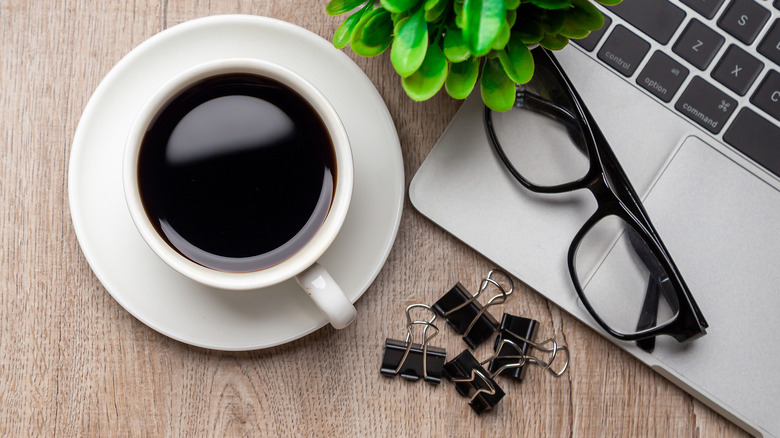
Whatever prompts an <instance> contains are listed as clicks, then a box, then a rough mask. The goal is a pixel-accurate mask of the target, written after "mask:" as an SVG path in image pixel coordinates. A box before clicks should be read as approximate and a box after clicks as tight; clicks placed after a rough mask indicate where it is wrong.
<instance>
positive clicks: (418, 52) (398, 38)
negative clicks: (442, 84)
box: [390, 8, 428, 78]
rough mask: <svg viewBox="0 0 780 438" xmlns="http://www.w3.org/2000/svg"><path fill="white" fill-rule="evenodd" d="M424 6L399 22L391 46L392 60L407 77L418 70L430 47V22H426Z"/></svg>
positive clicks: (397, 70)
mask: <svg viewBox="0 0 780 438" xmlns="http://www.w3.org/2000/svg"><path fill="white" fill-rule="evenodd" d="M424 13H425V12H424V11H423V9H422V8H420V10H418V11H417V12H416V13H415V14H414V15H412V16H411V17H409V18H406V19H403V20H401V21H399V22H398V24H399V25H400V27H399V29H398V32H397V33H396V35H395V40H394V41H393V47H392V48H390V62H391V63H392V64H393V68H395V71H396V72H398V74H399V75H401V77H404V78H405V77H407V76H409V75H411V74H412V73H414V72H415V71H417V69H419V68H420V65H422V63H423V59H425V53H426V52H427V49H428V24H427V23H426V22H425V16H424Z"/></svg>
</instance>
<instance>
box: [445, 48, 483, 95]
mask: <svg viewBox="0 0 780 438" xmlns="http://www.w3.org/2000/svg"><path fill="white" fill-rule="evenodd" d="M478 77H479V58H477V57H476V56H472V57H469V58H468V59H466V60H465V61H463V62H457V63H453V64H450V72H449V73H448V74H447V80H446V81H445V82H444V88H445V89H446V90H447V94H449V95H450V96H452V97H453V98H455V99H465V98H467V97H468V96H469V94H471V90H473V89H474V86H475V85H476V84H477V78H478Z"/></svg>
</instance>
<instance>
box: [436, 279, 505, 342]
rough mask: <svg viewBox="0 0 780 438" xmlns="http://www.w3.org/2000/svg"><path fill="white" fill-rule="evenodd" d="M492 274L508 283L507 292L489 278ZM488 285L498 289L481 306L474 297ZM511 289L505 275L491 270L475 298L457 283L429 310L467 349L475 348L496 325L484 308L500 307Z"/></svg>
mask: <svg viewBox="0 0 780 438" xmlns="http://www.w3.org/2000/svg"><path fill="white" fill-rule="evenodd" d="M495 274H500V275H501V276H503V277H505V278H506V279H507V280H508V283H509V290H506V289H504V287H503V286H502V285H501V284H499V282H498V281H496V280H495V279H494V278H493V277H494V275H495ZM491 285H493V286H495V287H496V288H498V290H499V292H500V293H499V294H497V295H495V296H493V297H492V298H490V300H488V302H487V304H485V306H484V307H483V306H482V305H481V304H480V303H479V302H478V301H477V298H478V297H479V296H480V295H481V294H482V293H483V292H484V291H485V290H486V289H487V288H488V287H489V286H491ZM514 289H515V286H514V282H512V278H511V277H509V275H508V274H506V273H505V272H503V271H500V270H497V269H493V270H491V271H490V272H489V273H488V275H487V277H486V278H485V279H484V280H482V284H481V285H480V287H479V291H478V292H477V293H476V294H475V295H473V296H472V295H471V294H470V293H469V292H468V291H467V290H466V288H465V287H463V285H462V284H460V283H457V284H456V285H455V286H454V287H453V288H452V289H450V291H449V292H447V293H446V294H444V296H443V297H441V298H440V299H439V301H436V303H435V304H434V305H433V310H435V311H436V313H438V314H439V315H441V316H442V317H444V318H446V319H447V324H449V326H450V327H452V329H453V330H455V333H457V334H459V335H461V336H462V338H463V341H465V342H466V344H467V345H468V346H469V347H471V348H476V347H477V345H479V344H481V343H482V342H484V341H485V340H486V339H488V338H489V337H490V336H491V335H492V334H493V333H494V332H495V331H496V330H497V329H498V322H497V321H496V319H495V318H493V315H491V314H490V313H488V312H487V309H488V308H489V307H490V306H495V305H498V304H503V303H504V302H505V301H506V299H507V297H508V296H509V295H511V294H512V292H513V291H514Z"/></svg>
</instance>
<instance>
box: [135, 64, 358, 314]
mask: <svg viewBox="0 0 780 438" xmlns="http://www.w3.org/2000/svg"><path fill="white" fill-rule="evenodd" d="M231 73H249V74H253V75H257V76H261V77H266V78H270V79H273V80H276V81H278V82H281V83H282V84H284V85H286V86H288V87H290V88H291V89H293V90H294V91H296V92H297V93H298V94H299V95H300V96H302V97H303V98H304V99H305V100H306V101H307V102H308V103H309V104H310V105H311V106H312V107H313V108H314V109H315V110H316V112H317V113H318V115H319V116H320V118H321V119H322V121H323V122H324V124H325V127H326V128H327V130H328V133H329V134H330V137H331V140H332V143H333V149H334V155H335V162H336V168H337V172H338V177H337V178H336V184H335V187H334V190H333V198H332V201H331V204H330V208H329V210H328V213H327V216H326V217H325V220H324V221H323V223H322V225H321V226H320V228H319V229H318V230H317V231H316V233H315V234H314V236H313V237H312V238H311V239H310V240H309V241H308V242H307V243H305V245H304V246H303V247H302V248H301V249H300V250H298V251H297V252H296V253H295V254H293V255H292V256H290V257H289V258H287V259H285V260H283V261H281V262H280V263H278V264H276V265H273V266H270V267H267V268H264V269H259V270H255V271H250V272H227V271H221V270H217V269H212V268H209V267H206V266H203V265H201V264H199V263H196V262H194V261H192V260H190V259H188V258H187V257H185V256H183V255H182V254H181V253H179V252H178V251H177V250H175V249H174V248H173V247H171V246H170V245H169V244H168V243H167V241H166V240H165V239H164V238H163V237H162V236H160V234H159V233H158V232H157V230H156V229H155V227H154V225H153V224H152V223H151V221H150V219H149V217H148V215H147V213H146V210H145V209H144V205H143V202H142V199H141V193H140V189H139V183H138V157H139V151H140V149H141V145H142V142H143V139H144V136H145V134H146V132H147V128H148V127H149V126H150V125H151V124H152V123H153V121H154V120H155V118H156V117H157V115H158V113H159V112H160V111H161V110H162V109H163V108H164V107H165V105H166V104H167V103H168V102H169V101H170V100H171V99H172V98H174V97H175V96H177V95H178V94H179V93H180V92H181V91H183V90H186V89H188V88H189V87H190V86H192V84H194V83H197V82H199V81H201V80H203V79H207V78H210V77H214V76H219V75H223V74H231ZM353 180H354V170H353V163H352V151H351V148H350V144H349V139H348V137H347V132H346V130H345V128H344V125H343V124H342V122H341V120H340V119H339V116H338V114H337V113H336V111H335V109H334V108H333V106H332V105H331V104H330V102H328V100H327V98H326V97H325V96H324V95H323V94H322V93H321V92H320V91H319V90H318V89H317V88H316V87H315V86H314V85H313V84H311V83H310V82H309V81H307V80H306V79H304V78H303V77H301V76H299V75H298V74H296V73H294V72H292V71H290V70H289V69H287V68H284V67H282V66H279V65H277V64H273V63H270V62H266V61H261V60H257V59H248V58H230V59H221V60H215V61H210V62H205V63H203V64H199V65H196V66H194V67H192V68H189V69H187V70H185V71H184V72H182V73H180V74H178V75H176V76H175V77H174V78H172V79H171V80H169V81H168V82H166V83H165V84H164V85H163V86H162V87H160V89H158V90H157V91H156V92H155V93H154V94H153V95H152V96H151V97H150V98H149V99H148V101H147V102H146V104H145V105H144V106H143V107H142V109H141V110H140V112H139V114H138V116H137V118H136V120H135V122H134V123H133V125H132V128H131V129H130V134H129V136H128V138H127V142H126V144H125V153H124V163H123V184H124V192H125V199H126V201H127V207H128V209H129V210H130V215H131V217H132V219H133V222H134V223H135V226H136V228H137V229H138V231H139V233H140V234H141V236H142V237H143V239H144V241H145V242H146V243H147V244H148V245H149V247H150V248H151V249H152V250H153V251H154V253H155V254H156V255H157V256H158V257H160V259H162V260H163V261H164V262H165V263H167V264H168V265H169V266H170V267H171V268H173V269H175V270H176V271H178V272H180V273H181V274H183V275H185V276H187V277H189V278H190V279H192V280H195V281H197V282H199V283H202V284H205V285H207V286H211V287H214V288H219V289H229V290H253V289H261V288H265V287H269V286H272V285H275V284H278V283H281V282H283V281H286V280H289V279H292V278H295V279H296V280H297V282H298V283H299V284H300V286H301V287H302V288H303V289H304V290H305V291H306V292H307V294H308V295H309V296H310V297H311V298H312V300H313V301H314V303H315V304H316V305H317V306H318V307H319V308H320V309H321V310H322V312H323V313H324V314H325V315H326V316H327V318H328V320H329V321H330V323H331V325H332V326H333V327H334V328H336V329H341V328H344V327H346V326H348V325H349V324H350V323H351V322H352V321H353V320H354V319H355V315H356V311H355V307H354V306H353V305H352V303H351V302H350V301H349V299H348V298H347V297H346V296H345V295H344V292H343V291H342V290H341V288H340V287H339V286H338V284H337V283H336V282H335V281H334V280H333V278H332V277H331V276H330V274H328V272H327V270H325V268H324V267H322V265H320V264H319V263H317V260H318V259H319V258H320V257H321V256H322V255H323V254H324V253H325V251H326V250H327V249H328V248H329V247H330V245H331V244H332V243H333V241H334V239H335V238H336V235H337V234H338V232H339V230H340V229H341V226H342V224H343V223H344V219H345V218H346V216H347V211H348V209H349V204H350V199H351V197H352V185H353ZM255 293H262V291H256V292H255Z"/></svg>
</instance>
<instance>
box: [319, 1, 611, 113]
mask: <svg viewBox="0 0 780 438" xmlns="http://www.w3.org/2000/svg"><path fill="white" fill-rule="evenodd" d="M591 1H596V2H598V3H601V4H604V5H614V4H616V3H619V2H620V0H379V2H378V3H377V2H376V1H375V0H330V2H329V3H328V5H327V6H326V8H325V12H326V13H328V14H329V15H334V16H335V15H342V14H348V13H349V15H348V16H347V18H346V20H344V22H343V23H342V24H341V25H340V26H339V27H338V29H337V30H336V32H335V33H334V35H333V45H334V46H336V47H337V48H342V47H346V46H347V45H349V46H351V47H352V50H353V51H354V52H355V53H357V54H358V55H360V56H367V57H368V56H377V55H379V54H381V53H383V52H384V51H385V50H387V49H388V48H390V61H391V62H392V64H393V68H394V69H395V71H396V72H397V73H398V75H399V76H400V77H401V84H402V86H403V89H404V91H406V94H408V95H409V97H411V98H412V99H414V100H417V101H421V100H426V99H430V98H431V97H433V96H434V95H436V93H438V92H439V90H441V88H442V87H444V88H445V90H446V91H447V93H448V94H449V95H450V96H452V97H453V98H455V99H464V98H465V97H467V96H468V95H469V94H471V92H472V90H473V89H474V87H475V86H476V85H477V82H479V87H480V91H481V94H482V99H483V100H484V101H485V104H486V105H487V106H489V107H490V108H491V109H493V110H496V111H505V110H508V109H509V108H511V107H512V105H513V104H514V100H515V84H523V83H526V82H528V81H529V80H531V77H532V76H533V72H534V63H533V57H532V56H531V53H530V51H529V46H534V45H537V44H539V45H541V46H543V47H545V48H547V49H550V50H560V49H562V48H563V47H565V46H566V45H567V44H568V43H569V39H570V38H575V39H578V38H584V37H586V36H588V34H589V33H590V32H591V31H593V30H597V29H599V28H601V26H602V25H603V24H604V17H603V16H602V14H601V12H600V11H599V10H598V9H597V8H596V7H595V6H594V4H593V3H592V2H591Z"/></svg>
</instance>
